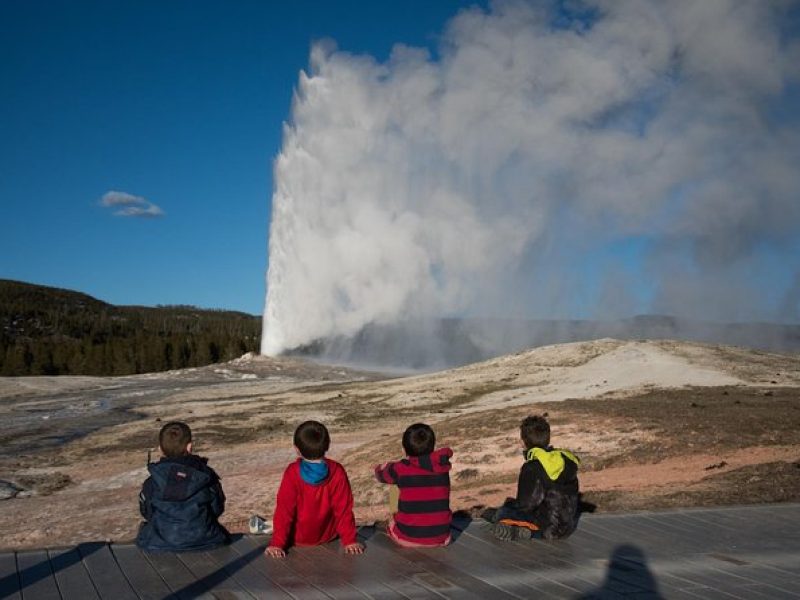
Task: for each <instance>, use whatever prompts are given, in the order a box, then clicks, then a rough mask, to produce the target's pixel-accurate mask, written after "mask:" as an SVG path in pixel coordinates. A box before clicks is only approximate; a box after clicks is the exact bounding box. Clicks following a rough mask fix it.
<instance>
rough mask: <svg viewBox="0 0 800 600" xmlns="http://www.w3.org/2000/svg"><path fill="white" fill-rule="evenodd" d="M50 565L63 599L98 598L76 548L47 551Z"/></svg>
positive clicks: (88, 599) (89, 599)
mask: <svg viewBox="0 0 800 600" xmlns="http://www.w3.org/2000/svg"><path fill="white" fill-rule="evenodd" d="M47 554H48V556H49V558H50V566H51V567H52V569H53V573H54V574H55V578H56V582H57V583H58V589H59V591H60V592H61V596H62V598H64V599H65V600H69V599H74V600H91V599H92V598H99V596H98V595H97V591H96V590H95V587H94V584H93V583H92V578H91V577H90V576H89V572H88V571H87V570H86V567H85V566H84V564H83V561H82V560H81V554H80V552H78V549H77V548H68V549H63V550H50V551H48V553H47Z"/></svg>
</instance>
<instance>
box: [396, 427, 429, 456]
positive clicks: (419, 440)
mask: <svg viewBox="0 0 800 600" xmlns="http://www.w3.org/2000/svg"><path fill="white" fill-rule="evenodd" d="M435 447H436V434H434V433H433V429H431V426H430V425H426V424H425V423H414V424H413V425H409V427H408V429H406V430H405V432H404V433H403V450H405V451H406V454H407V455H408V456H425V455H426V454H430V453H431V452H433V449H434V448H435Z"/></svg>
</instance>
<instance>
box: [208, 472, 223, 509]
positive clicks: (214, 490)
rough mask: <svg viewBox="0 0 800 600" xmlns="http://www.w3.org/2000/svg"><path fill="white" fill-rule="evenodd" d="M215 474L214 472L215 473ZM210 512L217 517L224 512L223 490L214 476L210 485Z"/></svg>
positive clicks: (217, 478)
mask: <svg viewBox="0 0 800 600" xmlns="http://www.w3.org/2000/svg"><path fill="white" fill-rule="evenodd" d="M215 475H216V474H215ZM211 512H213V513H214V516H215V517H219V516H220V515H222V513H224V512H225V492H223V491H222V482H221V481H220V480H219V477H216V478H215V480H214V484H213V485H212V486H211Z"/></svg>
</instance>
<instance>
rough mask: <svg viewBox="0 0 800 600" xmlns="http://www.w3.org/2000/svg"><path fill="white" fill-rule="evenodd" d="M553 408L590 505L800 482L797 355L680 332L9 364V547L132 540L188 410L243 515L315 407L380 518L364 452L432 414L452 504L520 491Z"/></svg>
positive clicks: (492, 500)
mask: <svg viewBox="0 0 800 600" xmlns="http://www.w3.org/2000/svg"><path fill="white" fill-rule="evenodd" d="M535 413H547V414H548V415H549V419H550V421H551V424H552V426H553V440H552V441H553V444H554V445H556V446H563V447H566V448H570V449H572V450H573V451H575V452H576V453H578V454H579V455H580V456H581V458H582V459H583V465H582V471H581V488H582V491H583V492H584V500H585V502H586V503H587V508H591V506H589V505H592V504H593V505H595V506H596V510H598V511H610V510H635V509H642V508H656V507H665V506H690V505H708V504H728V503H751V502H773V501H786V500H800V356H798V355H781V354H770V353H766V352H755V351H749V350H744V349H740V348H733V347H726V346H713V345H702V344H693V343H682V342H669V341H659V342H648V341H644V342H621V341H616V340H598V341H593V342H584V343H574V344H564V345H557V346H549V347H542V348H537V349H535V350H531V351H528V352H522V353H518V354H514V355H510V356H504V357H501V358H496V359H493V360H490V361H487V362H484V363H479V364H474V365H469V366H466V367H462V368H458V369H452V370H449V371H443V372H439V373H431V374H425V375H416V376H411V377H395V378H387V376H384V375H379V374H375V373H364V372H357V371H353V370H349V369H345V368H341V367H330V366H324V365H317V364H314V363H312V362H308V361H302V360H299V359H292V358H280V359H270V358H264V357H252V356H245V357H242V358H241V359H237V360H235V361H232V362H230V363H226V364H224V365H214V366H211V367H205V368H201V369H190V370H186V371H173V372H168V373H157V374H148V375H141V376H133V377H115V378H93V377H60V378H55V377H50V378H48V377H39V378H4V379H0V442H1V443H2V445H1V446H0V480H3V481H4V482H6V483H5V484H3V483H0V498H2V497H4V496H10V495H12V494H13V493H14V492H12V491H9V490H10V487H9V485H8V483H13V484H14V485H15V486H16V488H18V489H19V490H21V491H19V492H18V493H17V494H16V496H15V497H11V498H9V499H5V500H0V537H1V538H2V542H1V543H0V546H2V547H4V548H23V547H33V546H58V545H63V544H69V543H74V542H79V541H86V540H108V539H110V540H130V539H132V538H133V537H134V535H135V532H136V530H137V526H138V522H139V515H138V510H137V494H138V491H139V487H140V485H141V483H142V481H143V480H144V478H145V476H146V470H145V461H146V457H147V449H148V448H149V447H152V446H154V445H155V444H156V436H157V432H158V430H159V428H160V427H161V425H162V424H163V423H164V422H166V421H167V420H171V419H182V420H186V421H187V422H188V423H189V424H190V425H191V426H192V428H193V430H194V432H195V448H196V450H197V451H198V452H199V453H200V454H203V455H205V456H208V457H209V458H210V464H211V465H212V466H213V467H214V468H215V469H216V470H217V471H218V473H220V475H221V476H222V478H223V485H224V488H225V492H226V494H227V496H228V508H227V512H226V513H225V515H224V517H223V522H224V523H226V524H227V525H228V526H229V527H230V528H231V529H232V530H238V531H240V530H243V528H244V525H245V520H246V519H247V517H248V516H249V515H251V514H260V515H263V516H265V517H267V518H269V517H270V515H271V512H272V508H273V503H274V498H275V492H276V489H277V486H278V483H279V479H280V474H281V472H282V471H283V469H284V467H285V466H286V464H287V463H288V462H289V461H290V460H292V459H293V457H294V452H293V449H292V441H291V435H292V432H293V430H294V428H295V426H296V425H297V424H298V423H300V422H301V421H303V420H306V419H318V420H321V421H323V422H325V423H326V424H327V425H328V426H329V428H330V430H331V433H332V437H333V446H332V448H331V452H330V454H329V455H330V456H331V457H332V458H334V459H336V460H339V461H341V462H343V463H344V465H345V466H346V468H347V471H348V473H349V474H350V480H351V483H352V485H353V491H354V494H355V497H356V518H357V520H359V521H360V522H371V521H374V520H381V519H385V518H386V511H385V508H384V502H385V490H384V489H383V488H382V487H381V485H380V484H378V483H377V482H375V481H373V479H372V475H371V472H372V469H371V467H372V465H374V464H376V463H378V462H383V461H386V460H389V459H397V458H401V452H402V451H401V446H400V435H401V433H402V431H403V430H404V429H405V427H406V426H407V425H409V424H411V423H413V422H416V421H425V422H428V423H430V424H431V425H433V427H434V429H435V430H436V432H437V436H438V441H439V443H440V444H442V445H448V446H450V447H452V448H453V450H454V452H455V455H454V460H453V463H454V468H453V472H452V482H453V502H452V505H453V508H454V509H464V510H471V511H472V512H473V513H475V512H477V511H478V508H476V507H478V506H480V505H493V504H497V503H499V502H502V500H503V499H504V498H505V496H507V495H513V494H514V491H515V485H516V483H515V482H516V476H517V472H518V469H519V467H520V464H521V460H522V459H521V454H520V449H519V445H518V425H519V421H520V420H521V419H522V417H524V416H525V415H528V414H535Z"/></svg>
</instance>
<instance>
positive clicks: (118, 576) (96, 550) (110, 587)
mask: <svg viewBox="0 0 800 600" xmlns="http://www.w3.org/2000/svg"><path fill="white" fill-rule="evenodd" d="M78 551H79V552H80V554H81V557H82V558H83V564H84V565H85V566H86V570H87V571H88V572H89V575H90V576H91V578H92V582H93V583H94V587H95V588H96V589H97V593H98V594H99V595H100V597H101V598H113V599H114V600H136V594H135V593H134V591H133V589H132V588H131V586H130V583H128V580H127V579H126V577H125V574H124V573H123V572H122V571H121V570H120V568H119V565H118V564H117V561H116V560H115V559H114V556H113V555H112V554H111V549H110V548H109V547H108V544H104V543H100V542H96V543H90V544H79V545H78Z"/></svg>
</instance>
